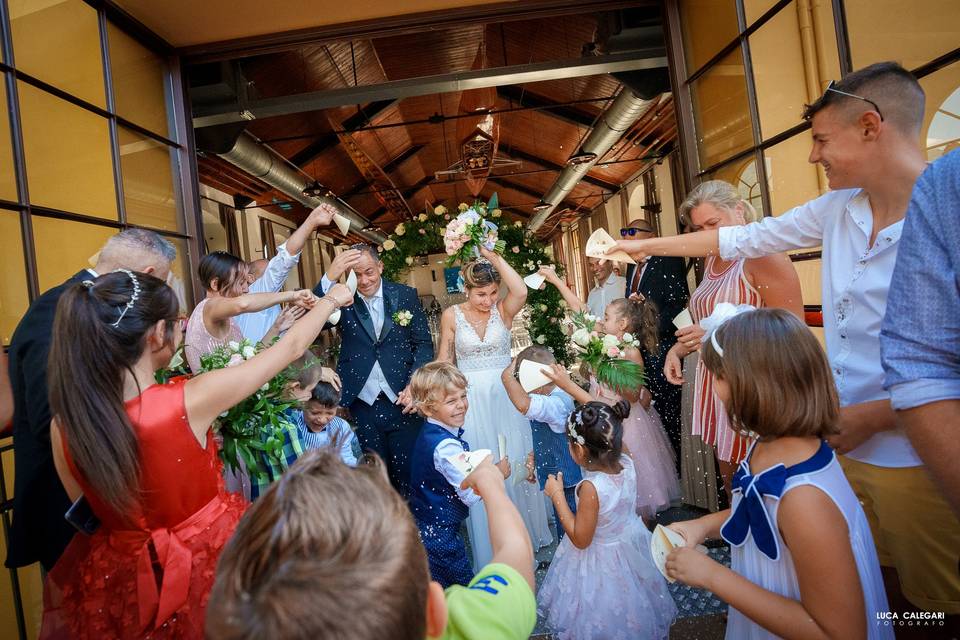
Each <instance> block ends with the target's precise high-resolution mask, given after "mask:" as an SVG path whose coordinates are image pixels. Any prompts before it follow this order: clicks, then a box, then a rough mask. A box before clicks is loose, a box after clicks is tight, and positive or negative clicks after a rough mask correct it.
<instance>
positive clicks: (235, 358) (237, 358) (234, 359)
mask: <svg viewBox="0 0 960 640" xmlns="http://www.w3.org/2000/svg"><path fill="white" fill-rule="evenodd" d="M241 362H243V356H241V355H240V354H239V353H235V354H233V355H232V356H230V360H229V361H227V366H228V367H235V366H237V365H238V364H240V363H241Z"/></svg>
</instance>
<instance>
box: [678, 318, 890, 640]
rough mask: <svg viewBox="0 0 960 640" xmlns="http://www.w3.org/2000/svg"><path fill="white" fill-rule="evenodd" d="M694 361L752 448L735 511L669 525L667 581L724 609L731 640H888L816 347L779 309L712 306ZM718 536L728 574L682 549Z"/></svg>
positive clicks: (737, 486) (866, 531)
mask: <svg viewBox="0 0 960 640" xmlns="http://www.w3.org/2000/svg"><path fill="white" fill-rule="evenodd" d="M700 325H701V327H702V328H703V329H704V330H705V331H706V334H705V335H704V344H703V347H702V348H701V350H700V352H701V354H702V356H701V357H702V358H703V363H704V365H705V366H706V367H707V369H708V370H709V371H710V372H711V373H712V374H714V375H715V376H716V381H715V386H714V390H715V392H716V393H717V395H718V396H719V398H720V399H721V400H722V401H723V403H724V406H725V407H726V409H727V412H728V413H729V417H730V422H731V425H733V426H734V427H735V428H738V429H739V430H740V431H742V432H743V433H745V434H749V437H751V438H755V439H756V442H755V443H754V444H753V445H752V446H751V447H750V450H749V452H748V453H747V457H746V459H744V460H743V462H741V463H740V467H739V468H738V469H737V472H736V473H735V474H734V479H733V507H732V508H731V509H728V510H726V511H721V512H719V513H714V514H711V515H709V516H704V517H703V518H699V519H698V520H692V521H688V522H681V523H675V524H673V525H671V527H672V528H673V529H675V530H676V531H678V532H680V533H681V534H682V535H683V537H684V539H685V546H684V547H679V548H676V549H674V550H673V551H672V552H671V553H670V555H669V556H668V558H667V563H666V567H667V574H668V575H669V576H671V577H672V578H675V579H677V580H679V581H681V582H684V583H686V584H689V585H691V586H694V587H700V588H704V589H708V590H710V591H712V592H713V593H715V594H716V595H717V596H718V597H720V598H722V599H723V600H725V601H726V602H728V603H729V604H730V614H729V619H728V621H727V636H726V637H727V638H730V639H734V638H735V639H736V640H741V639H746V640H760V639H762V638H777V637H784V638H870V639H874V640H875V639H881V638H893V630H892V628H891V627H889V626H886V625H885V623H884V621H883V620H881V619H880V618H879V617H878V615H877V614H878V612H879V613H882V612H886V611H887V610H888V605H887V597H886V594H885V593H884V589H883V579H882V576H881V573H880V564H879V562H878V560H877V553H876V550H875V548H874V546H873V538H872V537H871V535H870V527H869V525H868V524H867V519H866V516H865V515H864V513H863V509H862V508H861V506H860V503H859V502H858V501H857V498H856V496H855V495H854V493H853V490H852V489H851V488H850V484H849V483H848V482H847V479H846V476H844V474H843V470H842V469H841V468H840V465H839V463H838V462H837V459H836V455H835V454H834V452H833V450H832V449H830V447H829V446H828V445H827V444H826V442H824V440H823V437H824V436H827V435H829V434H831V433H834V432H835V431H836V424H837V420H838V417H839V410H838V408H837V407H838V403H837V394H836V390H835V389H834V383H833V378H832V377H831V375H830V369H829V365H828V364H827V360H826V358H825V357H824V355H823V351H822V349H821V348H820V345H819V343H817V341H816V339H815V338H814V337H813V334H812V333H810V330H809V329H807V327H806V326H804V324H803V323H802V322H800V320H798V319H797V318H796V316H794V315H792V314H791V313H789V312H787V311H784V310H782V309H759V310H757V309H754V308H753V307H750V306H748V305H740V306H739V307H734V306H733V305H731V304H728V303H720V304H718V305H717V306H716V308H715V309H714V312H713V314H711V316H710V317H709V318H706V319H704V320H702V321H701V323H700ZM717 535H720V536H721V537H723V538H724V539H725V540H726V541H727V542H729V543H730V545H731V550H730V556H731V559H730V569H727V568H726V567H724V566H723V565H720V564H718V563H716V562H714V561H713V560H711V559H710V558H709V557H707V556H705V555H702V554H700V553H698V552H697V551H695V550H693V549H692V548H690V547H693V546H696V545H697V544H699V543H700V542H702V541H703V540H704V539H705V538H708V537H716V536H717Z"/></svg>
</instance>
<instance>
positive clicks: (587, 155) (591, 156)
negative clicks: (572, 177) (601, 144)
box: [567, 151, 597, 166]
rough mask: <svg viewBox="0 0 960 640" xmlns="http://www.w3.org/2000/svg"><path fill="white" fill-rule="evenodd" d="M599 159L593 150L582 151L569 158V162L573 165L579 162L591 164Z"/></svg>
mask: <svg viewBox="0 0 960 640" xmlns="http://www.w3.org/2000/svg"><path fill="white" fill-rule="evenodd" d="M596 159H597V154H595V153H593V152H592V151H581V152H580V153H575V154H573V155H572V156H570V157H569V158H567V164H569V165H571V166H573V165H578V164H589V163H591V162H593V161H595V160H596Z"/></svg>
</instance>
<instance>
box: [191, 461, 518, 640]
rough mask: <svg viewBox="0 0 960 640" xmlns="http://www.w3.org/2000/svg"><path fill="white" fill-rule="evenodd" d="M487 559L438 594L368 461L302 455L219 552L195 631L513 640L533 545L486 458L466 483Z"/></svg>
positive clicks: (395, 503) (414, 539)
mask: <svg viewBox="0 0 960 640" xmlns="http://www.w3.org/2000/svg"><path fill="white" fill-rule="evenodd" d="M463 488H464V489H467V488H470V489H473V491H475V492H476V493H477V494H479V495H480V496H481V497H482V498H483V501H484V504H485V505H486V510H487V516H488V521H489V528H490V541H491V544H492V546H493V560H492V561H491V563H490V564H488V565H487V566H485V567H483V568H482V569H481V570H480V571H479V573H477V575H476V576H474V578H473V580H471V582H470V584H469V586H466V587H464V586H459V585H455V586H453V587H450V588H449V589H447V590H446V592H444V591H443V589H442V588H441V587H440V585H439V584H438V583H436V582H432V581H431V580H430V572H429V569H428V568H427V556H426V552H425V551H424V549H423V546H422V545H421V543H420V539H419V534H418V530H417V527H416V524H415V523H414V521H413V517H412V516H411V515H410V511H409V509H408V508H407V505H406V503H405V502H404V501H403V499H402V498H401V497H400V495H399V494H397V493H396V492H395V491H394V490H393V489H392V488H391V487H390V484H389V481H388V479H387V474H386V472H385V470H384V468H383V465H382V464H381V463H379V462H378V461H375V462H373V463H371V464H362V463H361V465H360V466H358V467H357V468H350V467H348V466H346V465H345V464H344V463H343V462H342V461H341V460H340V458H339V456H338V455H337V453H336V451H334V450H331V449H318V450H313V451H308V452H307V453H305V454H304V456H303V457H302V458H300V459H299V460H298V461H297V462H296V463H295V464H293V466H291V467H290V469H289V470H288V471H287V472H286V473H285V474H284V475H283V476H282V477H281V478H280V480H279V481H278V482H276V483H274V484H273V485H272V486H271V487H270V489H269V490H267V492H266V493H265V494H264V495H263V496H261V497H260V499H259V500H257V502H255V503H254V504H253V505H252V506H251V507H250V509H249V510H248V511H247V513H246V515H245V516H244V517H243V520H241V522H240V524H239V526H238V527H237V530H236V532H235V533H234V536H233V538H232V539H231V541H230V542H229V543H228V544H227V546H226V547H225V548H224V550H223V553H222V555H221V557H220V562H219V564H218V566H217V576H216V582H215V584H214V586H213V590H212V592H211V593H210V599H209V604H208V609H207V617H206V635H207V637H208V638H216V639H218V640H220V639H224V640H233V639H236V640H239V639H251V640H252V639H253V638H272V639H276V640H287V639H291V640H292V639H293V638H318V639H319V638H325V637H336V638H356V639H357V640H361V639H370V640H372V639H374V638H376V639H378V640H379V639H381V638H388V637H389V638H392V639H393V638H396V639H398V640H423V639H424V638H442V639H445V640H446V639H450V640H469V639H473V638H476V639H480V638H483V639H484V640H487V639H491V640H515V639H516V640H520V639H526V638H528V637H529V636H530V633H531V632H532V631H533V627H534V625H535V624H536V619H537V614H536V608H537V606H536V599H535V597H534V594H533V587H534V577H533V548H532V546H531V543H530V538H529V536H528V534H527V529H526V527H525V526H524V523H523V519H522V518H521V517H520V514H519V512H517V509H516V507H515V506H514V505H513V503H512V502H511V501H510V499H509V497H508V496H507V494H506V491H505V489H504V485H503V474H502V473H501V472H500V470H499V469H497V468H496V467H495V466H494V465H493V464H492V463H491V462H490V458H489V457H488V458H487V459H486V460H485V461H484V462H482V463H481V464H480V465H478V466H477V468H476V469H475V470H474V471H473V473H471V474H470V475H469V476H467V478H466V480H464V482H463Z"/></svg>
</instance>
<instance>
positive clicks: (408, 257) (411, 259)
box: [404, 256, 413, 264]
mask: <svg viewBox="0 0 960 640" xmlns="http://www.w3.org/2000/svg"><path fill="white" fill-rule="evenodd" d="M404 261H405V262H406V263H407V264H413V257H412V256H407V257H406V258H404Z"/></svg>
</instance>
